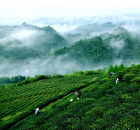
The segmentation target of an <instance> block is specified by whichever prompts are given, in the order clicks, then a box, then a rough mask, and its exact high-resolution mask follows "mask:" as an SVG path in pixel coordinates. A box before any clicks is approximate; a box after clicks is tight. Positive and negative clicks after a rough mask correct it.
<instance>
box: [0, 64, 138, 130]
mask: <svg viewBox="0 0 140 130" xmlns="http://www.w3.org/2000/svg"><path fill="white" fill-rule="evenodd" d="M138 68H139V69H138ZM135 69H136V70H137V71H138V72H137V74H139V72H140V65H136V66H133V67H129V68H126V69H124V70H121V71H118V72H117V74H116V75H115V76H113V77H111V78H108V77H105V74H104V73H101V74H97V75H95V76H94V75H87V76H83V75H82V76H75V77H71V76H64V77H63V78H59V77H54V78H47V79H42V80H39V81H36V82H32V83H30V84H25V85H22V86H15V88H14V90H13V89H12V88H9V87H7V88H6V90H2V89H0V92H1V95H2V97H3V99H2V100H0V101H1V108H2V107H5V109H1V110H2V111H1V114H5V116H4V117H2V120H1V123H2V124H3V126H2V127H1V128H4V126H6V125H8V123H9V124H11V123H13V125H12V127H11V128H9V127H5V128H9V129H11V130H12V129H46V128H47V129H81V130H84V129H89V130H92V129H136V130H137V129H139V128H140V124H139V121H140V105H139V104H140V99H139V98H140V91H139V90H140V85H139V83H136V82H137V79H136V78H138V79H139V75H136V74H135V71H133V70H135ZM130 72H134V73H130ZM77 73H78V72H76V74H77ZM118 73H123V74H124V77H125V78H126V81H122V82H118V84H116V85H115V84H114V83H115V81H116V77H117V76H118ZM82 74H84V72H83V73H82ZM96 77H98V78H97V79H98V80H96V82H89V81H92V80H93V79H94V78H96ZM83 81H84V82H83ZM135 81H136V82H135ZM138 82H139V81H138ZM16 87H18V88H16ZM76 88H81V89H80V92H81V97H80V99H77V95H75V93H74V91H75V89H76ZM11 92H12V93H11ZM16 92H17V94H16ZM8 94H9V95H10V96H9V97H7V95H8ZM11 94H13V95H11ZM15 96H16V97H15ZM22 98H23V101H22V100H20V99H22ZM71 99H73V102H70V100H71ZM19 100H20V104H18V103H19ZM16 101H17V102H16ZM4 103H6V105H4ZM9 103H10V104H14V107H13V106H11V105H9ZM22 103H23V104H22ZM25 103H26V104H25ZM22 107H24V108H22ZM36 107H40V108H41V110H40V111H41V113H40V115H39V116H37V117H35V116H34V109H35V108H36ZM7 109H8V110H9V111H10V112H9V111H5V110H7ZM13 110H17V111H16V112H13ZM20 112H21V113H22V114H19V115H20V116H19V115H18V113H20ZM15 113H16V114H17V115H15ZM25 116H26V118H24V117H25ZM23 118H24V119H23ZM8 119H9V120H8ZM14 121H18V122H17V123H16V124H15V123H14ZM29 122H30V125H29Z"/></svg>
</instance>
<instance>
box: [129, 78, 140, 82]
mask: <svg viewBox="0 0 140 130" xmlns="http://www.w3.org/2000/svg"><path fill="white" fill-rule="evenodd" d="M131 82H139V83H140V77H135V78H133V79H132V80H131Z"/></svg>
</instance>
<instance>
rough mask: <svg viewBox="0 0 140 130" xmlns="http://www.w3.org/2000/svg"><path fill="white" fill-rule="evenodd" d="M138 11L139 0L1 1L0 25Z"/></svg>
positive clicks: (139, 6)
mask: <svg viewBox="0 0 140 130" xmlns="http://www.w3.org/2000/svg"><path fill="white" fill-rule="evenodd" d="M138 9H140V2H139V0H1V1H0V25H6V24H14V23H15V25H16V24H19V21H23V22H28V21H29V19H30V20H31V19H36V18H39V17H40V18H41V17H43V18H47V17H50V16H51V17H55V18H56V17H59V16H64V17H71V16H73V15H75V16H79V15H83V14H84V15H85V14H87V15H88V14H91V13H97V12H98V13H99V12H100V13H104V12H107V11H109V12H112V11H123V12H125V11H134V10H138Z"/></svg>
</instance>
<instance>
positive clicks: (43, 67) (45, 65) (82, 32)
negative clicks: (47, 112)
mask: <svg viewBox="0 0 140 130" xmlns="http://www.w3.org/2000/svg"><path fill="white" fill-rule="evenodd" d="M101 30H102V31H103V32H101V33H100V34H99V35H97V36H94V35H93V32H100V31H101ZM0 60H1V61H3V62H1V63H0V67H1V68H3V69H1V70H0V72H1V75H0V77H4V76H10V77H12V76H16V75H25V76H28V75H30V76H35V75H36V74H48V75H50V74H68V73H73V72H74V71H78V70H88V69H93V68H94V69H95V68H98V67H99V66H104V67H108V66H109V65H110V64H120V63H124V64H125V65H129V64H131V63H139V61H140V34H138V33H132V32H130V31H128V30H127V29H126V28H125V27H119V26H118V25H115V24H113V23H111V22H108V23H104V24H89V25H88V24H87V25H81V26H78V27H77V28H76V29H75V30H74V32H71V33H66V34H63V35H62V34H60V33H59V32H57V31H56V30H55V29H53V27H50V26H47V27H38V26H35V25H31V24H27V23H25V22H24V23H23V24H21V25H20V26H0ZM26 70H28V72H29V73H26V72H25V71H26ZM39 70H40V71H39Z"/></svg>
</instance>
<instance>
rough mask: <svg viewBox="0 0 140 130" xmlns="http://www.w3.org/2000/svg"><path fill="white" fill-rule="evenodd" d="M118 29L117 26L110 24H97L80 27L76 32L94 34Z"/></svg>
mask: <svg viewBox="0 0 140 130" xmlns="http://www.w3.org/2000/svg"><path fill="white" fill-rule="evenodd" d="M116 27H117V25H115V24H113V23H111V22H108V23H104V24H97V23H93V24H88V25H79V26H78V27H77V28H76V29H75V30H74V32H77V33H82V34H87V33H89V34H92V33H94V32H104V31H110V30H112V29H115V28H116Z"/></svg>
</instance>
